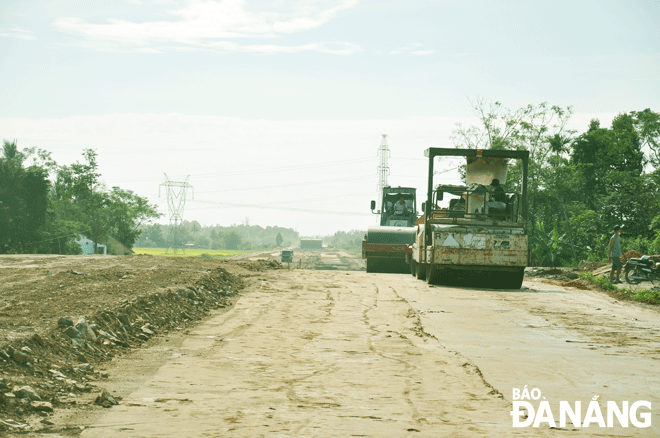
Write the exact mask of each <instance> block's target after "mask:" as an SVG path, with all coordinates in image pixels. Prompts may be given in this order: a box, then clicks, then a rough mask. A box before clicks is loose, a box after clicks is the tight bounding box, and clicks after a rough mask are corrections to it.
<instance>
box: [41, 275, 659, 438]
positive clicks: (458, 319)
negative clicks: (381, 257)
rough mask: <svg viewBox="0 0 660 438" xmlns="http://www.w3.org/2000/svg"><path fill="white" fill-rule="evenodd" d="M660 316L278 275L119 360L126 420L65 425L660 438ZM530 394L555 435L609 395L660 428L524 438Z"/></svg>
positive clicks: (155, 433) (594, 429) (402, 284)
mask: <svg viewBox="0 0 660 438" xmlns="http://www.w3.org/2000/svg"><path fill="white" fill-rule="evenodd" d="M658 316H659V313H658V310H657V309H655V308H652V307H649V306H643V305H639V304H636V303H627V302H619V301H616V300H614V299H613V298H610V297H609V296H607V295H605V294H602V293H599V292H594V291H584V290H577V289H564V288H562V287H560V286H554V285H549V284H546V283H539V282H525V284H524V288H523V290H521V291H483V290H474V289H461V288H447V287H442V286H432V287H429V286H428V285H426V283H424V282H421V281H418V280H416V279H414V278H413V277H411V276H409V275H403V274H367V273H365V272H359V271H323V270H304V269H294V270H290V271H289V270H278V271H267V272H262V273H259V274H258V276H257V277H255V278H254V279H253V280H252V282H251V284H250V285H249V286H248V287H247V289H246V290H245V291H244V293H243V294H242V296H241V297H240V298H239V300H238V301H237V302H236V304H235V306H234V307H233V308H232V309H231V310H229V311H226V312H224V313H221V312H220V311H218V312H217V313H216V314H212V315H211V316H210V317H209V318H208V319H207V320H206V321H205V322H203V323H202V324H200V325H198V326H197V327H196V328H194V329H191V330H190V331H189V332H188V333H180V334H178V335H176V336H170V337H169V338H161V339H159V340H158V341H154V342H153V344H152V346H151V348H148V349H142V350H140V351H138V352H136V353H135V354H133V355H129V356H126V357H124V358H123V359H120V360H118V361H116V363H114V365H113V369H111V370H110V376H111V377H110V379H109V381H108V382H106V387H107V388H108V389H109V390H111V392H113V393H115V394H116V395H120V396H122V397H123V399H122V401H121V402H120V405H119V406H114V407H112V408H110V409H101V408H96V409H85V410H80V411H73V412H72V413H70V414H67V413H64V414H63V413H60V414H58V416H57V417H56V418H54V419H53V421H55V422H58V421H59V422H66V424H68V425H70V426H71V427H72V428H74V427H75V428H78V426H80V428H79V429H76V430H77V431H76V432H75V433H78V432H80V430H82V433H81V436H82V437H104V438H105V437H114V436H122V437H202V436H212V437H216V436H222V437H260V436H263V437H289V436H298V437H349V436H370V437H402V436H413V437H417V436H419V437H443V436H447V437H449V436H451V437H460V436H465V437H470V436H493V437H501V436H580V437H581V436H615V435H620V436H659V435H660V415H659V414H658V412H659V409H660V397H659V396H658V394H660V378H659V377H658V370H659V369H660V367H659V365H660V362H659V361H658V359H660V337H659V335H660V318H658ZM525 385H527V386H528V388H529V389H532V388H538V389H539V390H540V391H541V393H542V397H545V399H546V400H547V401H549V403H550V404H551V406H552V410H553V413H554V416H555V419H556V420H557V422H559V416H558V408H557V406H558V404H559V401H568V402H569V403H570V404H571V406H573V404H574V402H575V401H581V402H582V406H583V408H582V417H583V418H584V417H585V416H586V415H585V411H586V410H587V406H588V404H589V402H590V401H591V400H592V399H593V398H594V397H595V396H598V401H599V403H600V406H601V408H602V412H603V416H604V419H605V421H606V420H607V414H606V408H605V406H606V404H607V401H615V402H617V404H618V406H622V403H623V402H624V401H628V402H629V403H630V404H632V403H633V402H635V401H639V400H645V401H649V402H651V403H652V410H651V412H652V420H651V423H652V425H651V427H648V428H637V427H633V426H632V425H630V426H629V427H628V428H621V427H618V426H619V423H618V421H616V420H615V422H614V424H615V426H617V427H613V428H609V427H599V426H598V425H597V422H596V421H595V420H594V422H593V423H592V424H591V425H590V426H589V427H587V428H575V427H573V425H572V424H571V423H570V421H569V425H568V426H567V427H563V428H558V429H550V428H549V427H548V425H547V423H543V424H542V425H541V427H539V428H533V427H531V426H530V427H526V428H513V427H512V417H511V415H510V411H511V406H512V391H513V389H514V388H520V389H523V388H524V386H525ZM533 405H534V406H538V402H537V401H535V402H533ZM639 412H649V411H648V410H647V409H643V408H642V409H640V410H639ZM65 414H67V415H65ZM558 425H559V424H558ZM83 428H84V430H83ZM70 433H73V432H70ZM49 436H56V435H54V434H50V435H49Z"/></svg>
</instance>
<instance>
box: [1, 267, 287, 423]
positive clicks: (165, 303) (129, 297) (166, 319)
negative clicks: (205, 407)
mask: <svg viewBox="0 0 660 438" xmlns="http://www.w3.org/2000/svg"><path fill="white" fill-rule="evenodd" d="M280 267H281V266H280V265H279V263H276V262H274V261H271V262H265V261H263V260H262V261H254V262H250V261H218V260H207V259H204V258H186V259H180V258H177V259H175V258H167V257H159V258H156V257H151V256H144V255H142V256H124V257H117V256H45V255H11V256H0V370H1V372H2V374H1V376H0V431H3V430H5V431H20V430H25V429H27V428H30V424H29V423H28V422H26V420H27V419H28V417H29V416H30V415H31V414H32V415H33V414H35V413H39V414H40V415H41V416H43V417H44V420H43V424H44V425H46V426H47V425H48V420H47V417H48V415H50V413H51V412H52V411H53V410H54V409H58V408H65V407H71V406H75V405H76V404H77V403H79V402H80V397H81V396H82V395H83V394H89V393H99V394H100V393H102V392H103V380H104V379H105V378H107V373H106V372H105V371H104V368H105V364H107V363H108V362H109V361H111V360H112V359H113V358H114V357H116V356H118V355H122V354H124V353H126V352H128V351H130V350H131V349H134V348H136V347H139V346H140V345H141V344H143V343H144V342H146V341H148V340H149V339H150V338H151V337H152V336H154V335H156V334H163V333H168V332H170V331H173V330H182V329H184V328H185V327H187V326H190V325H191V324H192V323H193V322H194V321H195V320H198V319H200V318H202V317H203V316H205V315H206V314H208V312H209V311H210V310H212V309H218V308H228V307H230V306H232V305H233V303H234V302H235V297H236V294H237V292H238V291H240V290H241V289H242V287H243V285H244V278H246V277H250V276H251V275H253V274H254V273H255V272H259V271H261V270H264V269H277V268H280ZM106 395H107V394H106ZM99 403H100V404H105V405H108V404H112V403H113V401H112V399H111V398H109V397H106V398H105V399H103V398H102V399H99Z"/></svg>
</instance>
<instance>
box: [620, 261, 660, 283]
mask: <svg viewBox="0 0 660 438" xmlns="http://www.w3.org/2000/svg"><path fill="white" fill-rule="evenodd" d="M657 280H660V263H656V262H654V261H653V260H651V259H650V258H649V257H648V256H643V257H641V258H638V259H629V260H628V263H626V282H627V283H628V284H639V283H641V282H642V281H650V282H651V283H653V282H654V281H657ZM654 285H655V283H654Z"/></svg>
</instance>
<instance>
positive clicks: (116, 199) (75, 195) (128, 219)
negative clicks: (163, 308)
mask: <svg viewBox="0 0 660 438" xmlns="http://www.w3.org/2000/svg"><path fill="white" fill-rule="evenodd" d="M83 157H84V158H85V161H84V162H83V163H80V162H76V163H74V164H72V165H70V166H61V167H60V168H58V170H57V180H56V183H55V191H54V198H55V207H56V209H57V212H58V214H59V215H60V217H62V218H64V219H65V220H68V221H71V222H75V223H78V224H80V229H81V233H84V234H85V235H87V237H89V238H90V239H91V240H92V241H94V243H95V245H98V244H99V243H100V242H103V241H105V240H106V239H107V238H108V237H109V236H113V237H115V238H116V239H117V240H119V241H120V242H121V243H123V244H124V245H125V246H127V247H129V248H131V247H132V246H133V244H134V243H135V241H136V239H137V238H138V236H139V235H140V233H141V230H140V229H139V226H140V225H141V224H143V223H144V222H146V221H149V220H151V219H154V218H157V217H160V214H159V213H158V212H157V209H156V207H155V206H153V205H150V204H149V203H148V202H147V200H146V199H145V198H141V197H140V196H137V195H136V194H134V193H133V192H132V191H130V190H123V189H121V188H119V187H113V188H112V190H110V191H108V190H107V189H106V188H105V186H104V185H103V184H102V183H101V182H100V179H99V178H100V176H101V174H100V173H99V172H98V163H97V161H96V158H97V154H96V151H94V150H92V149H85V150H84V152H83Z"/></svg>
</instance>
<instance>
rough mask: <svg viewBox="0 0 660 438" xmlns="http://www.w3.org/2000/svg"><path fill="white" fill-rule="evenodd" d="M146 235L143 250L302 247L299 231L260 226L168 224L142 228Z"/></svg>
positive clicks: (142, 239) (141, 243)
mask: <svg viewBox="0 0 660 438" xmlns="http://www.w3.org/2000/svg"><path fill="white" fill-rule="evenodd" d="M141 231H142V234H141V235H140V238H139V239H138V240H137V241H136V242H135V246H136V247H140V248H167V247H183V246H184V245H187V246H189V247H193V248H204V249H232V250H253V249H254V250H259V249H271V248H277V247H289V246H298V245H299V243H300V237H299V235H298V232H297V231H295V230H293V229H290V228H282V227H277V226H275V227H271V226H267V227H266V228H263V227H261V226H259V225H247V224H240V225H231V226H228V227H224V226H220V225H214V226H203V225H201V224H200V223H199V222H197V221H183V222H182V223H181V224H179V225H178V226H177V227H176V229H175V230H170V227H169V226H167V225H160V224H153V225H144V226H142V227H141Z"/></svg>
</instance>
